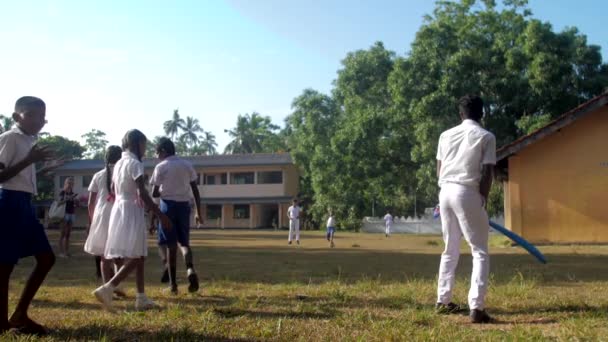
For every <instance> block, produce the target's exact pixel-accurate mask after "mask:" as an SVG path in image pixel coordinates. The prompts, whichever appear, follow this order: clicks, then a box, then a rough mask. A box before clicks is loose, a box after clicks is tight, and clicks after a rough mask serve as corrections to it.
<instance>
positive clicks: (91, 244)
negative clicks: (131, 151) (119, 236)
mask: <svg viewBox="0 0 608 342" xmlns="http://www.w3.org/2000/svg"><path fill="white" fill-rule="evenodd" d="M106 183H107V179H106V169H103V170H101V171H99V172H97V173H96V174H95V175H94V176H93V180H92V181H91V184H89V193H97V200H96V203H95V212H94V214H93V219H92V220H91V227H90V228H89V236H88V237H87V241H86V242H85V244H84V251H85V252H87V253H89V254H93V255H98V256H102V255H104V253H105V249H106V241H107V240H108V226H109V224H110V214H111V212H112V206H113V204H114V202H113V201H111V200H108V195H109V191H108V186H107V184H106ZM89 196H90V195H89Z"/></svg>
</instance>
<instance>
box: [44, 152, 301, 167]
mask: <svg viewBox="0 0 608 342" xmlns="http://www.w3.org/2000/svg"><path fill="white" fill-rule="evenodd" d="M183 158H184V159H186V160H189V161H190V162H191V163H192V165H193V166H194V167H235V166H271V165H290V164H293V161H292V159H291V155H290V154H289V153H252V154H221V155H212V156H191V157H183ZM157 163H158V159H156V158H150V159H144V166H145V167H146V168H152V167H154V166H155V165H156V164H157ZM103 167H104V161H103V160H99V159H82V160H72V161H69V162H66V163H65V164H63V165H62V166H60V167H58V168H56V169H55V171H80V170H81V171H87V170H99V169H102V168H103Z"/></svg>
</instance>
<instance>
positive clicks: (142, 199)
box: [93, 129, 171, 311]
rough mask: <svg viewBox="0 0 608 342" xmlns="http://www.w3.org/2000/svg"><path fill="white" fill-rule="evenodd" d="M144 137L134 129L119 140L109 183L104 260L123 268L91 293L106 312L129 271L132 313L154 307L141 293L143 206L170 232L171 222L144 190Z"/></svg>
mask: <svg viewBox="0 0 608 342" xmlns="http://www.w3.org/2000/svg"><path fill="white" fill-rule="evenodd" d="M146 142H147V139H146V136H145V135H144V134H143V133H142V132H140V131H138V130H136V129H133V130H130V131H128V132H127V134H126V135H125V137H124V138H123V140H122V148H123V151H124V152H122V158H121V159H120V160H119V161H118V162H117V163H116V165H115V166H114V172H113V173H112V183H113V187H114V193H115V197H116V198H115V200H114V206H113V207H112V212H111V214H110V223H109V229H108V240H107V242H106V247H105V253H104V254H105V258H106V259H124V265H123V266H122V267H121V268H120V269H119V270H118V272H117V273H116V274H115V275H114V277H112V279H110V280H109V281H108V282H106V283H105V284H103V285H102V286H100V287H98V288H97V289H96V290H95V291H93V294H94V295H95V297H96V298H97V300H99V301H100V302H101V303H102V304H103V306H104V307H105V308H106V309H107V310H110V311H111V310H112V294H113V293H114V289H116V287H117V286H118V285H119V284H120V283H121V282H122V281H123V280H124V279H125V278H126V277H127V276H128V275H129V274H130V273H132V272H133V271H135V273H136V276H135V282H136V286H137V297H136V299H135V309H136V310H147V309H151V308H154V307H156V304H155V303H154V302H153V301H152V300H150V299H149V298H148V297H147V296H146V294H145V291H144V260H145V257H146V256H147V255H148V245H147V238H148V234H147V229H146V228H147V227H146V221H145V217H144V205H145V206H147V207H148V208H150V209H152V211H154V213H155V214H156V215H157V216H158V217H159V219H160V220H161V222H162V224H163V226H164V227H167V229H171V221H170V220H169V218H168V217H167V216H166V215H165V214H163V213H162V212H161V211H160V209H159V208H158V206H157V205H155V204H154V202H153V201H152V198H151V197H150V195H149V194H148V191H147V190H146V185H145V183H144V165H143V163H142V158H143V156H144V154H145V152H146Z"/></svg>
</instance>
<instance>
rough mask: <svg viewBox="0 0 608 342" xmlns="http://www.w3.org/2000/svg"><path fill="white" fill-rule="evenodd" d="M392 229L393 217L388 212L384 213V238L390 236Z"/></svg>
mask: <svg viewBox="0 0 608 342" xmlns="http://www.w3.org/2000/svg"><path fill="white" fill-rule="evenodd" d="M392 227H393V215H391V213H390V211H387V212H386V215H384V229H385V230H384V236H386V237H389V235H391V228H392Z"/></svg>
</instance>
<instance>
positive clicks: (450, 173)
mask: <svg viewBox="0 0 608 342" xmlns="http://www.w3.org/2000/svg"><path fill="white" fill-rule="evenodd" d="M437 160H439V161H441V170H440V172H439V186H441V185H442V184H445V183H456V184H462V185H467V186H473V187H479V182H480V181H481V170H482V166H483V165H495V164H496V138H495V137H494V135H493V134H492V133H490V132H488V131H486V130H485V129H483V128H482V127H481V125H479V123H477V122H475V121H473V120H469V119H467V120H463V121H462V123H461V124H460V125H458V126H456V127H454V128H451V129H449V130H447V131H445V132H443V133H441V136H440V137H439V146H438V148H437Z"/></svg>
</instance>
